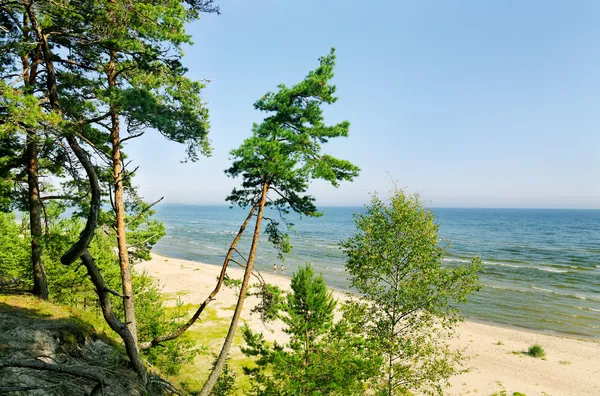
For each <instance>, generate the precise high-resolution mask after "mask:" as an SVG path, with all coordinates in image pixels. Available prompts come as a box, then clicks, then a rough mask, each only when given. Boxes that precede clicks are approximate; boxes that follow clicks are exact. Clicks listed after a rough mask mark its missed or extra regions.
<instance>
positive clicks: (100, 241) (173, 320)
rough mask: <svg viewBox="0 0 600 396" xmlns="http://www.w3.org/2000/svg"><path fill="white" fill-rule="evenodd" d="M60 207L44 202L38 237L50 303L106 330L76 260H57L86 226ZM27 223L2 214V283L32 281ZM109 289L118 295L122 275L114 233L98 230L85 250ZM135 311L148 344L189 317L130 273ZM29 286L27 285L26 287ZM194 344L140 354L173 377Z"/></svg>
mask: <svg viewBox="0 0 600 396" xmlns="http://www.w3.org/2000/svg"><path fill="white" fill-rule="evenodd" d="M62 213H63V208H62V207H61V206H59V205H57V204H48V205H47V207H46V215H47V216H46V218H47V219H48V227H47V228H46V231H47V232H45V233H44V235H43V237H42V239H41V243H42V252H43V253H42V254H43V255H42V259H43V262H44V267H45V270H46V276H47V278H48V288H49V294H50V296H49V298H50V301H52V302H54V303H58V304H63V305H67V306H70V307H74V308H77V309H78V310H82V311H83V312H82V313H84V314H88V315H91V317H90V319H91V318H94V319H98V320H97V321H96V320H94V321H95V322H97V323H98V326H99V327H100V328H103V329H104V330H108V325H105V324H104V320H103V318H102V312H101V310H100V306H99V304H98V295H97V294H96V292H95V289H94V286H93V284H92V282H91V281H90V279H89V276H87V270H86V268H85V267H84V266H82V265H80V263H79V262H78V261H77V262H75V263H73V264H71V265H70V266H65V265H63V264H62V263H61V262H60V258H61V256H62V255H63V254H64V252H66V251H67V250H68V249H69V248H70V247H71V246H72V245H73V243H74V242H75V241H76V240H77V239H78V238H79V233H80V232H81V230H82V229H83V226H84V223H83V221H82V220H81V219H79V218H64V217H61V214H62ZM27 223H28V219H27V217H26V216H25V218H24V219H23V225H19V224H17V222H16V221H15V216H14V214H6V213H0V263H2V265H1V266H0V271H1V273H0V279H12V278H15V277H17V278H20V279H24V280H26V281H27V282H28V283H31V268H30V260H31V251H30V248H29V232H28V229H27ZM89 251H90V254H91V255H92V256H93V257H94V260H95V262H96V265H97V266H98V268H99V269H100V272H101V274H102V276H103V278H104V281H105V282H106V285H107V287H109V288H111V289H113V290H117V291H120V290H121V274H120V265H119V258H118V256H117V252H116V239H115V237H114V234H113V233H112V232H110V231H109V230H107V229H105V228H104V227H100V228H99V229H98V230H97V231H96V233H95V235H94V239H93V240H92V242H91V244H90V248H89ZM133 278H134V279H133V283H134V293H135V294H134V295H135V304H136V305H135V311H136V317H137V323H138V337H139V340H140V342H144V341H150V340H152V339H153V338H154V337H156V336H158V335H163V334H165V333H169V332H171V331H173V330H175V329H176V328H177V327H178V326H179V325H181V322H182V319H183V318H184V317H185V318H186V319H187V314H188V312H187V310H186V309H184V308H183V307H182V305H181V304H177V305H176V306H175V307H167V306H166V304H165V301H164V299H163V298H162V296H161V294H160V290H159V287H158V283H157V281H156V280H155V279H154V278H152V277H151V276H149V275H148V274H146V273H142V274H138V273H135V272H134V274H133ZM28 286H29V285H28ZM112 303H113V304H112V306H113V309H114V311H115V313H116V315H117V316H118V317H119V318H121V320H123V307H122V304H121V301H119V300H118V299H117V298H116V297H113V298H112ZM193 345H194V341H192V340H190V339H189V338H187V337H185V336H184V337H180V338H178V339H176V340H173V341H168V342H165V343H164V344H161V345H160V346H157V347H155V348H152V349H149V350H147V351H144V352H143V355H144V357H145V358H146V359H147V360H148V362H149V363H150V364H152V365H153V366H155V367H156V368H158V369H159V370H161V371H162V372H163V373H165V374H168V375H172V374H176V373H177V372H178V371H179V368H180V367H181V365H182V364H183V363H187V362H190V361H191V360H193V358H194V356H195V355H196V352H195V349H193Z"/></svg>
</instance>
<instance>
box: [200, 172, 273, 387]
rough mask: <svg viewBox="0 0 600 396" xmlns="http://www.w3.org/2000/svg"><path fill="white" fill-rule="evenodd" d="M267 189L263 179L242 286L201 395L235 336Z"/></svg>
mask: <svg viewBox="0 0 600 396" xmlns="http://www.w3.org/2000/svg"><path fill="white" fill-rule="evenodd" d="M268 191H269V182H268V181H266V180H265V181H264V183H263V186H262V192H261V196H260V203H259V206H258V214H257V217H256V225H255V226H254V236H253V237H252V245H251V247H250V255H249V256H248V263H247V264H246V270H245V272H244V279H243V281H242V287H241V289H240V295H239V297H238V301H237V304H236V306H235V311H234V313H233V318H232V319H231V324H230V325H229V330H228V332H227V336H226V337H225V342H224V343H223V347H222V348H221V353H219V357H218V358H217V361H216V362H215V366H214V367H213V369H212V371H211V372H210V375H209V376H208V379H207V380H206V382H205V383H204V386H202V390H201V391H200V395H201V396H209V395H210V393H211V392H212V389H213V388H214V386H215V384H216V383H217V380H218V379H219V376H220V375H221V371H222V370H223V366H224V365H225V362H226V360H227V355H228V354H229V350H230V349H231V345H232V344H233V338H234V337H235V331H236V330H237V326H238V322H239V320H240V316H241V314H242V308H243V307H244V300H245V299H246V293H247V291H248V285H249V283H250V276H251V275H252V269H253V267H254V259H255V257H256V248H257V246H258V237H259V236H260V223H261V221H262V217H263V212H264V209H265V204H266V202H267V193H268Z"/></svg>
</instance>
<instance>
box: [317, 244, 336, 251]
mask: <svg viewBox="0 0 600 396" xmlns="http://www.w3.org/2000/svg"><path fill="white" fill-rule="evenodd" d="M315 246H316V247H320V248H325V249H335V250H338V249H339V248H340V247H339V246H338V245H327V244H325V245H321V244H318V243H315Z"/></svg>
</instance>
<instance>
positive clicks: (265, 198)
mask: <svg viewBox="0 0 600 396" xmlns="http://www.w3.org/2000/svg"><path fill="white" fill-rule="evenodd" d="M319 62H320V65H319V67H318V68H317V69H315V70H314V71H311V72H310V73H309V74H308V76H306V78H305V79H304V80H303V81H302V82H300V83H299V84H296V85H294V86H293V87H291V88H288V87H286V86H285V85H283V84H282V85H279V90H278V91H277V92H269V93H267V94H266V95H264V96H263V97H262V98H261V99H259V100H258V101H257V102H256V103H255V104H254V108H255V109H257V110H260V111H264V112H267V113H270V114H271V115H269V116H268V117H267V118H265V119H264V121H263V122H262V123H260V124H254V125H253V127H252V136H251V137H249V138H247V139H246V140H244V142H243V143H242V145H241V146H240V147H239V148H237V149H235V150H233V151H232V152H231V155H232V157H233V164H232V166H231V167H230V168H229V169H227V170H226V174H227V175H228V176H231V177H241V178H242V180H243V181H242V187H241V188H234V189H233V191H232V193H231V195H230V196H229V197H227V201H229V202H230V203H231V204H234V205H238V206H240V207H242V208H250V211H249V215H248V216H249V217H248V218H247V220H246V222H245V223H244V225H243V226H242V229H240V232H243V229H244V228H245V224H247V221H248V219H250V218H252V217H253V216H256V221H255V224H254V233H253V236H252V243H251V247H250V252H249V254H248V256H247V257H245V258H244V260H245V266H246V270H245V272H244V278H243V282H242V287H241V290H240V295H239V298H238V302H237V304H236V308H235V311H234V315H233V318H232V320H231V325H230V327H229V331H228V333H227V336H226V338H225V342H224V344H223V347H222V349H221V352H220V354H219V357H218V359H217V362H216V364H215V366H214V368H213V370H212V371H211V373H210V375H209V377H208V379H207V381H206V383H205V384H204V387H203V389H202V392H201V394H202V395H205V396H208V394H210V391H211V389H212V387H213V386H214V384H215V382H216V381H217V378H218V377H219V374H220V372H221V370H222V368H223V365H224V363H225V360H226V358H227V354H228V353H229V349H230V347H231V345H232V342H233V338H234V336H235V331H236V329H237V325H238V322H239V319H240V315H241V312H242V308H243V305H244V299H245V297H246V293H247V291H248V285H249V282H250V275H251V273H252V270H253V268H254V260H255V257H256V250H257V247H258V241H259V236H260V232H261V225H262V221H263V219H265V218H266V217H265V216H264V210H265V208H266V207H271V208H274V209H276V210H278V211H279V212H280V213H283V214H286V213H288V212H289V211H294V212H296V213H299V214H302V215H305V216H319V215H320V213H319V212H318V211H317V208H316V207H315V205H314V201H315V198H314V197H313V196H311V195H309V194H306V191H307V189H308V185H309V182H310V181H311V180H313V179H323V180H325V181H328V182H329V183H331V184H332V185H334V186H338V185H339V182H341V181H344V180H348V181H350V180H353V179H354V177H356V176H357V175H358V171H359V168H358V167H357V166H355V165H353V164H352V163H350V162H349V161H347V160H343V159H338V158H335V157H333V156H331V155H328V154H323V153H322V152H321V145H322V144H324V143H327V142H328V141H329V140H330V139H332V138H336V137H346V136H348V129H349V127H350V123H349V122H348V121H343V122H340V123H338V124H334V125H331V126H328V125H326V124H325V123H324V117H323V110H322V108H321V106H322V105H323V104H331V103H334V102H335V101H336V100H337V98H336V97H335V96H334V93H335V86H333V85H330V83H329V82H330V80H331V79H332V78H333V67H334V65H335V54H334V50H333V49H332V50H331V52H330V53H329V55H327V56H325V57H322V58H320V59H319ZM255 211H256V214H254V212H255ZM267 221H269V224H268V225H267V227H266V231H267V233H268V235H269V240H270V241H271V242H272V243H274V244H275V246H276V247H277V248H278V249H279V251H280V253H281V254H284V253H286V252H288V251H289V250H290V243H289V236H288V234H287V233H286V232H285V231H282V230H281V229H280V227H279V222H277V221H275V220H273V219H267ZM238 240H239V234H238V237H236V239H234V241H233V243H232V245H231V247H230V249H229V251H230V253H231V252H232V249H235V245H236V244H237V241H238ZM228 257H229V256H228ZM226 260H227V259H226ZM227 265H228V261H226V262H225V263H224V266H223V271H224V270H225V269H226V267H227ZM218 287H219V285H217V289H215V290H218Z"/></svg>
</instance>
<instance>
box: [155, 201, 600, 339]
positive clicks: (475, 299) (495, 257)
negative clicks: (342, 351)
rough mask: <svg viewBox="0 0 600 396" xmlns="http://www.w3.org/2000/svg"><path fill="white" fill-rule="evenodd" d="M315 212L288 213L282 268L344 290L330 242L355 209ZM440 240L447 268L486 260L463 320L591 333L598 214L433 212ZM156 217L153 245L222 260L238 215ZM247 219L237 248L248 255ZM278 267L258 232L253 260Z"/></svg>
mask: <svg viewBox="0 0 600 396" xmlns="http://www.w3.org/2000/svg"><path fill="white" fill-rule="evenodd" d="M321 209H322V210H323V211H324V213H325V214H324V216H322V217H320V218H299V217H298V216H292V215H290V218H289V221H291V222H293V223H294V228H295V231H294V232H293V233H292V234H291V242H292V245H293V250H292V253H291V254H290V255H288V256H286V259H285V262H284V265H285V274H286V275H291V274H292V273H293V271H294V270H295V269H296V268H297V267H298V266H300V265H303V264H304V263H305V262H311V263H312V265H313V266H314V267H315V269H316V270H317V271H318V272H321V273H322V274H323V276H324V278H325V280H326V281H327V284H328V285H329V286H331V287H335V288H338V289H348V288H349V281H348V279H347V274H346V273H345V271H344V262H345V258H344V255H343V253H342V251H341V250H340V248H339V246H338V243H339V241H341V240H343V239H346V238H348V237H350V236H351V235H352V234H353V233H354V232H355V229H354V224H353V219H352V214H353V213H356V212H360V211H362V210H363V208H361V207H356V208H349V207H325V208H321ZM432 210H433V211H434V213H435V215H436V219H437V222H438V223H439V224H440V238H441V239H442V241H443V243H444V244H451V246H450V247H449V248H448V255H447V256H446V258H445V260H444V261H445V262H446V264H447V265H449V266H453V265H460V264H461V263H465V262H469V261H470V258H471V257H472V256H473V255H475V254H477V255H479V256H480V257H481V259H482V260H483V263H484V265H485V270H484V273H483V274H482V277H481V280H482V283H483V284H484V287H483V289H482V290H481V291H480V292H478V293H476V294H475V295H473V296H471V298H470V301H469V304H467V305H463V306H461V310H462V312H463V313H464V315H465V316H466V317H469V318H473V319H478V320H483V321H492V322H497V323H501V324H506V325H512V326H520V327H526V328H530V329H534V330H541V331H549V332H558V333H566V334H571V335H576V336H583V337H593V338H600V210H545V209H446V208H443V209H442V208H439V209H432ZM157 217H158V218H159V219H160V220H162V221H163V222H164V223H165V225H166V227H167V236H166V237H165V238H163V239H162V240H161V241H160V242H159V243H158V245H157V246H156V247H155V251H156V252H157V253H160V254H164V255H167V256H171V257H176V258H182V259H189V260H196V261H201V262H205V263H210V264H217V265H221V264H222V261H223V258H224V257H225V254H226V251H227V248H228V247H229V244H230V242H231V241H232V239H233V238H234V236H235V234H236V233H237V231H238V229H239V226H240V224H241V222H242V221H243V220H244V218H245V217H246V213H245V212H244V211H242V210H241V209H239V208H233V209H230V208H229V207H226V206H199V205H179V204H162V205H159V206H158V207H157ZM251 232H252V229H251V226H250V225H249V227H248V229H247V231H246V234H247V235H246V238H244V239H243V240H242V241H241V243H240V251H242V252H244V251H248V248H249V242H250V234H251ZM274 263H277V265H278V267H279V266H280V265H281V262H280V261H279V260H278V259H277V255H276V252H275V250H274V249H273V248H272V247H271V246H270V245H269V243H268V241H266V238H265V237H262V243H261V244H260V245H259V247H258V252H257V258H256V266H257V268H259V269H261V270H263V271H267V272H269V271H271V272H272V268H273V264H274Z"/></svg>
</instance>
